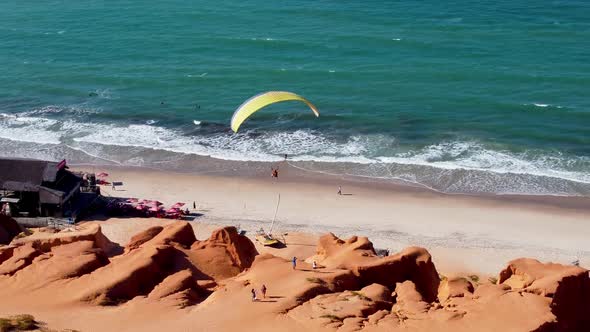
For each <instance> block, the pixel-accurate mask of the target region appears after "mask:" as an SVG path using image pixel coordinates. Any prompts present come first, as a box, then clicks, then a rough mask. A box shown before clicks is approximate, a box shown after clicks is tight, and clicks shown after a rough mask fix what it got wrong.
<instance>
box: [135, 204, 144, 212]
mask: <svg viewBox="0 0 590 332" xmlns="http://www.w3.org/2000/svg"><path fill="white" fill-rule="evenodd" d="M144 208H145V207H144V206H143V205H138V206H136V207H135V209H136V210H139V211H143V209H144Z"/></svg>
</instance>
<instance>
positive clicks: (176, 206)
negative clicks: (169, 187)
mask: <svg viewBox="0 0 590 332" xmlns="http://www.w3.org/2000/svg"><path fill="white" fill-rule="evenodd" d="M184 204H185V203H182V202H178V203H176V204H174V205H172V207H173V208H179V207H181V206H184Z"/></svg>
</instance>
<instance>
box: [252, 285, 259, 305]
mask: <svg viewBox="0 0 590 332" xmlns="http://www.w3.org/2000/svg"><path fill="white" fill-rule="evenodd" d="M254 301H258V298H257V297H256V291H255V290H254V288H252V302H254Z"/></svg>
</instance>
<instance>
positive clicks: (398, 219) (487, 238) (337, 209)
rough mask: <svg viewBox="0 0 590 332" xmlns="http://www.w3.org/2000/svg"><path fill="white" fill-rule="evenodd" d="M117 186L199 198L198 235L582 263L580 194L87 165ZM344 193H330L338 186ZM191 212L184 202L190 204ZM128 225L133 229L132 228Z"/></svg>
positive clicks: (454, 268) (494, 264)
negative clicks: (443, 190) (231, 229)
mask: <svg viewBox="0 0 590 332" xmlns="http://www.w3.org/2000/svg"><path fill="white" fill-rule="evenodd" d="M76 169H79V170H86V171H93V172H103V171H104V172H107V173H109V174H110V176H109V179H110V180H111V181H121V182H123V183H124V185H123V186H122V187H118V189H117V190H116V191H114V192H113V191H112V189H111V188H110V187H107V186H103V187H102V192H103V194H104V195H111V196H116V197H136V198H146V199H158V200H160V201H162V202H163V203H165V204H166V205H171V204H173V203H175V202H185V203H187V204H188V205H192V203H193V202H196V204H197V212H199V213H201V214H202V216H200V217H198V218H196V219H195V220H194V222H193V225H194V228H195V229H196V230H197V232H198V231H199V230H200V229H201V228H206V229H208V230H209V231H210V228H209V225H213V226H221V225H234V226H238V225H239V226H240V227H241V228H243V229H245V230H247V231H248V232H249V233H250V234H252V233H253V232H254V231H256V230H258V229H259V228H261V227H262V228H264V229H267V230H268V229H269V227H270V224H271V221H272V219H273V215H274V212H275V207H276V205H277V200H278V196H279V194H280V197H281V198H280V205H279V210H278V213H277V218H276V223H275V228H274V230H273V233H276V234H280V233H289V232H302V233H310V234H313V235H317V234H321V233H326V232H333V233H334V234H336V235H338V236H340V237H343V238H346V237H347V236H350V235H360V236H367V237H369V238H370V239H371V240H372V241H373V243H374V244H375V246H376V247H377V248H382V249H389V250H390V252H396V251H399V250H401V249H402V248H405V247H408V246H412V245H417V246H422V247H425V248H428V249H429V251H430V252H431V253H432V255H433V259H434V261H435V263H436V264H437V266H439V267H440V269H441V270H443V271H447V273H454V272H457V273H479V274H489V275H492V274H495V273H496V272H497V271H498V270H499V269H501V268H502V267H503V266H504V265H505V264H506V262H507V261H509V260H511V259H513V258H515V257H532V258H537V259H539V260H541V261H552V262H558V263H564V264H569V263H571V262H572V261H575V260H579V261H580V264H581V265H582V266H590V242H589V241H588V238H587V234H590V201H589V200H588V199H584V198H567V197H535V196H522V197H520V196H504V197H503V196H489V197H477V196H466V195H445V194H440V193H436V192H432V191H429V190H425V189H420V188H415V187H408V186H400V185H394V184H388V183H378V182H360V181H358V180H355V179H344V178H340V177H332V176H327V175H317V174H305V173H301V172H299V171H298V170H296V169H292V168H288V167H285V166H283V168H282V169H281V174H280V176H279V178H278V179H272V178H271V177H270V173H269V174H268V176H267V175H266V174H263V173H261V172H259V173H258V174H256V175H255V176H247V177H240V176H237V175H236V174H234V175H233V176H211V175H198V174H196V175H195V174H183V173H174V172H166V171H158V170H150V169H145V168H122V167H97V166H96V167H94V166H92V167H89V166H78V167H76ZM339 185H341V186H342V190H343V195H337V190H338V186H339ZM190 208H191V209H192V206H190ZM130 231H131V230H130Z"/></svg>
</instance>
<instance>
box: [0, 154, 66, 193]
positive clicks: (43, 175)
mask: <svg viewBox="0 0 590 332" xmlns="http://www.w3.org/2000/svg"><path fill="white" fill-rule="evenodd" d="M57 164H58V163H57V162H53V161H45V160H36V159H7V158H0V189H4V190H14V191H39V186H40V185H41V184H42V183H43V182H55V178H56V176H57V171H58V170H57Z"/></svg>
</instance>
